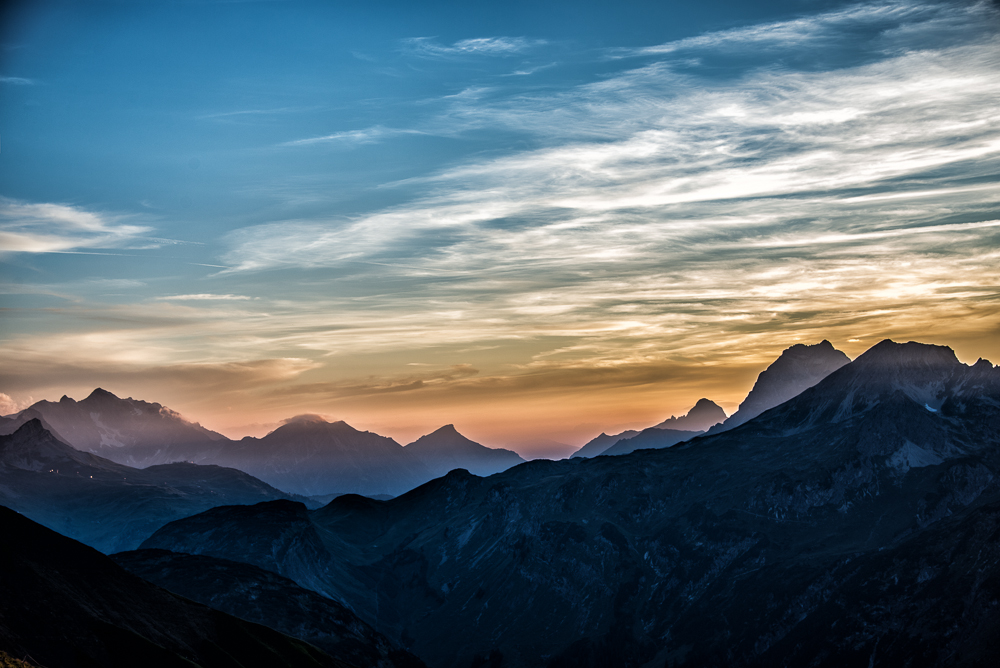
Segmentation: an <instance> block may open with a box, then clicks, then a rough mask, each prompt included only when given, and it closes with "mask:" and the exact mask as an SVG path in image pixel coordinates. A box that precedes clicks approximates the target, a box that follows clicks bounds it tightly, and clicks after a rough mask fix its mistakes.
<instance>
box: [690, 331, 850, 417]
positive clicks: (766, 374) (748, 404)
mask: <svg viewBox="0 0 1000 668" xmlns="http://www.w3.org/2000/svg"><path fill="white" fill-rule="evenodd" d="M850 361H851V358H850V357H848V356H847V355H846V354H844V353H843V352H841V351H840V350H837V349H836V348H834V347H833V344H832V343H830V342H829V341H827V340H826V339H823V340H822V341H820V342H819V343H815V344H812V345H806V344H803V343H796V344H795V345H792V346H790V347H788V348H786V349H785V350H784V351H782V353H781V355H779V356H778V359H776V360H774V362H772V363H771V364H770V365H769V366H768V367H767V368H766V369H764V370H763V371H762V372H761V373H760V375H759V376H758V377H757V381H756V382H755V383H754V386H753V388H752V389H751V390H750V393H749V394H747V397H746V399H744V400H743V403H741V404H740V406H739V409H737V411H736V412H735V413H733V414H732V415H730V416H729V418H727V419H726V421H725V422H723V423H722V424H721V425H717V426H715V427H713V428H712V429H710V430H709V433H718V432H720V431H726V430H729V429H732V428H734V427H738V426H739V425H741V424H743V423H745V422H747V421H749V420H752V419H753V418H755V417H757V416H758V415H760V414H761V413H763V412H764V411H766V410H769V409H771V408H774V407H775V406H778V405H780V404H783V403H784V402H786V401H788V400H789V399H791V398H792V397H794V396H796V395H798V394H800V393H801V392H802V391H804V390H806V389H808V388H810V387H812V386H813V385H816V383H818V382H820V381H821V380H823V379H824V378H826V377H827V376H829V375H830V374H831V373H833V372H834V371H836V370H837V369H839V368H841V367H843V366H844V365H845V364H848V363H849V362H850Z"/></svg>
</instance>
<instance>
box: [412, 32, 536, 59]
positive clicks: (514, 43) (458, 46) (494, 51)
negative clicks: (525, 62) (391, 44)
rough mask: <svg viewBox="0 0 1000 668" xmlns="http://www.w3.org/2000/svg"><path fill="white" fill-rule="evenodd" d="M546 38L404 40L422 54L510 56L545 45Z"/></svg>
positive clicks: (442, 56)
mask: <svg viewBox="0 0 1000 668" xmlns="http://www.w3.org/2000/svg"><path fill="white" fill-rule="evenodd" d="M544 44H546V42H545V40H530V39H525V38H524V37H476V38H473V39H463V40H460V41H458V42H455V43H454V44H452V45H451V46H445V45H443V44H438V43H437V42H435V41H434V39H433V38H432V37H411V38H409V39H405V40H403V46H404V48H405V49H406V50H407V51H409V52H411V53H415V54H417V55H420V56H427V57H437V58H445V57H454V56H509V55H514V54H518V53H522V52H524V51H527V50H529V49H532V48H535V47H538V46H543V45H544Z"/></svg>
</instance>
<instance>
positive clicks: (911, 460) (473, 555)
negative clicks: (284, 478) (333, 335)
mask: <svg viewBox="0 0 1000 668" xmlns="http://www.w3.org/2000/svg"><path fill="white" fill-rule="evenodd" d="M144 547H155V548H163V549H169V550H173V551H176V552H188V553H194V554H205V555H209V556H213V557H219V558H229V559H234V560H242V561H246V562H248V563H252V564H254V565H256V566H258V567H261V568H264V569H267V570H271V571H274V572H276V573H280V574H282V575H284V576H286V577H288V578H290V579H292V580H294V581H295V582H297V583H298V584H299V585H300V586H303V587H306V588H310V589H313V590H315V591H318V592H321V593H324V594H326V595H328V596H331V597H334V598H337V599H339V600H342V601H344V602H345V603H347V604H348V605H350V606H351V607H352V608H353V609H354V610H355V611H356V612H358V613H359V615H360V616H361V617H362V618H364V619H365V620H366V621H367V622H368V623H370V624H372V626H373V627H375V628H376V629H377V630H379V631H380V632H382V633H385V634H387V635H388V636H390V637H391V638H393V639H398V640H400V641H401V642H403V643H404V644H406V645H407V646H408V647H410V648H411V649H412V650H413V651H414V653H415V654H417V655H418V656H420V657H421V658H422V659H424V660H425V661H426V662H427V663H428V665H430V666H432V667H433V668H451V667H455V668H458V667H461V668H466V667H467V666H469V665H470V664H473V662H475V661H486V660H490V661H493V662H494V665H497V663H498V662H500V661H502V664H500V665H503V666H539V665H549V666H571V665H572V666H577V665H584V666H604V665H620V666H641V665H647V664H648V665H656V666H660V665H693V666H697V665H738V666H739V665H800V664H807V663H809V662H810V661H814V660H817V658H819V659H820V660H821V663H824V664H825V665H854V664H858V665H869V663H870V662H875V663H880V664H886V665H890V664H891V665H896V664H898V665H907V664H908V665H929V664H935V663H940V664H949V665H950V664H955V665H978V664H983V663H984V662H986V661H988V660H989V658H990V657H991V656H992V652H993V649H992V647H991V646H990V645H989V642H988V640H987V639H989V638H993V637H996V634H997V632H998V631H1000V606H997V605H996V601H997V600H998V598H1000V369H997V368H994V367H993V365H992V364H990V363H988V362H985V361H980V362H978V363H977V364H975V365H974V366H971V367H970V366H967V365H964V364H961V363H960V362H959V361H958V360H957V359H956V358H955V356H954V353H952V351H951V350H950V349H948V348H942V347H938V346H928V345H921V344H916V343H907V344H897V343H893V342H891V341H885V342H883V343H880V344H879V345H877V346H875V347H874V348H872V349H871V350H869V351H868V352H866V353H865V354H864V355H862V356H860V357H859V358H858V359H857V360H855V361H854V362H851V363H849V364H847V365H844V366H843V367H842V368H840V369H838V370H836V371H834V372H833V373H831V374H830V375H828V376H827V377H826V378H824V379H823V380H821V381H820V382H819V383H818V384H816V385H815V386H814V387H812V388H811V389H807V390H806V391H804V392H803V393H802V394H800V395H798V396H797V397H794V398H792V399H791V400H789V401H787V402H785V403H783V404H781V405H780V406H777V407H774V408H772V409H771V410H768V411H765V412H764V413H762V414H761V415H759V416H757V417H756V418H755V419H753V420H750V421H748V422H747V423H745V424H743V425H741V426H739V427H737V428H735V429H732V430H730V431H726V432H723V433H720V434H717V435H711V436H701V437H698V438H695V439H692V440H691V441H688V442H686V443H683V444H680V445H677V446H674V447H672V448H669V449H661V450H642V451H639V452H634V453H632V454H630V455H624V456H619V457H595V458H592V459H584V458H578V459H574V460H566V461H559V462H550V461H534V462H529V463H527V464H523V465H521V466H518V467H516V468H513V469H510V470H508V471H506V472H503V473H500V474H497V475H494V476H492V477H490V478H486V479H484V478H479V477H475V476H472V475H470V474H468V473H466V472H463V471H453V472H451V473H450V474H449V475H447V476H446V477H444V478H440V479H437V480H434V481H432V482H430V483H428V484H426V485H423V486H422V487H420V488H418V489H415V490H413V491H411V492H409V493H407V494H405V495H403V496H400V497H398V498H396V499H392V500H390V501H385V502H379V501H373V500H370V499H365V498H362V497H357V496H344V497H340V498H338V499H336V500H334V501H333V502H332V503H330V504H329V505H328V506H326V507H324V508H321V509H319V510H315V511H311V512H310V511H307V510H306V508H305V507H304V506H301V505H300V504H295V503H290V502H286V501H281V502H271V503H264V504H260V505H258V506H254V507H249V508H247V507H242V508H224V507H223V508H215V509H213V510H210V511H208V512H206V513H203V514H201V515H197V516H194V517H190V518H186V519H183V520H179V521H177V522H174V523H171V524H169V525H167V526H165V527H164V528H162V529H161V530H160V531H158V532H157V533H156V534H154V535H153V536H152V537H151V538H150V539H149V540H148V541H146V543H144Z"/></svg>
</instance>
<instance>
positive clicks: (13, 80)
mask: <svg viewBox="0 0 1000 668" xmlns="http://www.w3.org/2000/svg"><path fill="white" fill-rule="evenodd" d="M0 83H5V84H10V85H12V86H34V85H35V84H36V83H38V82H36V81H35V80H34V79H28V78H25V77H0Z"/></svg>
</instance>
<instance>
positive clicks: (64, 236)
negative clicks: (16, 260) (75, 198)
mask: <svg viewBox="0 0 1000 668" xmlns="http://www.w3.org/2000/svg"><path fill="white" fill-rule="evenodd" d="M151 229H152V228H149V227H146V226H142V225H131V224H127V223H124V222H122V220H121V217H118V216H109V215H106V214H99V213H94V212H91V211H87V210H84V209H81V208H79V207H74V206H70V205H66V204H52V203H32V202H22V201H19V200H14V199H9V198H5V197H0V253H2V252H15V253H59V252H72V251H74V250H78V249H86V248H121V247H124V246H128V245H130V244H132V243H134V242H136V241H137V240H139V239H143V240H144V241H146V242H149V241H154V242H156V240H150V239H147V238H144V237H143V235H145V234H146V233H148V232H150V231H151Z"/></svg>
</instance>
